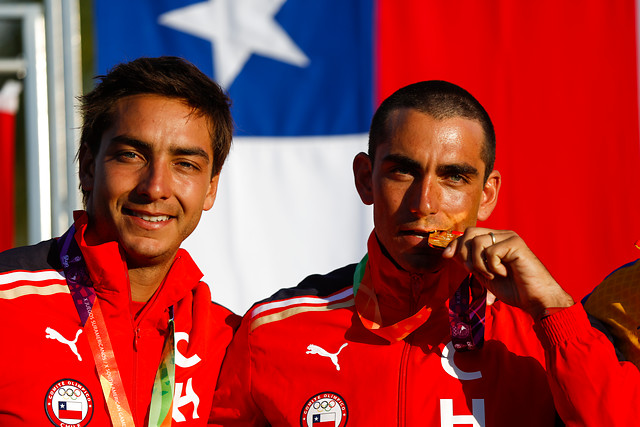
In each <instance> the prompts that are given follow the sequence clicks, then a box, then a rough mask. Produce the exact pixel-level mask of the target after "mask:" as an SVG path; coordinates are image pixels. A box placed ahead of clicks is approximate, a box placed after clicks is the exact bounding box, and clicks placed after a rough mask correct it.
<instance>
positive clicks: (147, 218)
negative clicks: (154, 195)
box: [134, 213, 171, 222]
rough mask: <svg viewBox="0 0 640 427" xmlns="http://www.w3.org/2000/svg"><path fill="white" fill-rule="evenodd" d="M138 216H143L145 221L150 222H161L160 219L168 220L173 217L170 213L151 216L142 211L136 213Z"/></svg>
mask: <svg viewBox="0 0 640 427" xmlns="http://www.w3.org/2000/svg"><path fill="white" fill-rule="evenodd" d="M134 215H135V216H137V217H138V218H142V219H144V220H145V221H149V222H160V221H168V220H169V219H170V218H171V217H170V216H169V215H161V216H149V215H144V214H140V213H134Z"/></svg>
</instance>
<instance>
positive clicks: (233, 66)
mask: <svg viewBox="0 0 640 427" xmlns="http://www.w3.org/2000/svg"><path fill="white" fill-rule="evenodd" d="M372 15H373V5H372V3H371V2H370V1H367V0H351V1H343V0H323V1H321V2H318V1H314V2H310V1H306V0H274V1H264V0H209V1H199V2H194V1H188V0H137V1H134V2H132V1H129V0H96V1H95V22H96V27H97V34H96V42H97V44H96V52H97V72H98V74H104V73H106V72H107V71H108V70H109V69H110V68H111V67H113V66H114V65H116V64H117V63H120V62H123V61H130V60H132V59H135V58H137V57H140V56H160V55H175V56H180V57H183V58H185V59H187V60H189V61H191V62H193V63H194V64H195V65H196V66H198V68H200V69H201V70H202V71H203V72H205V73H206V74H208V75H209V76H210V77H212V78H214V79H215V80H216V81H217V82H218V83H219V84H220V85H221V86H223V87H224V88H225V89H227V90H228V91H229V94H230V96H231V98H232V99H233V117H234V120H235V122H236V124H237V133H238V135H249V136H307V135H340V134H354V133H361V132H366V131H367V130H368V127H369V121H370V119H371V114H372V111H373V101H372V90H371V87H372V73H373V70H372V42H371V40H372V34H371V31H372Z"/></svg>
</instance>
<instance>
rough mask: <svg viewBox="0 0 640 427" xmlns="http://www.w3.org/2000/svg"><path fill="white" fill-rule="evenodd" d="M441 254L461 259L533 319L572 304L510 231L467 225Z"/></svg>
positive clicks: (511, 303) (505, 298)
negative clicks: (550, 309)
mask: <svg viewBox="0 0 640 427" xmlns="http://www.w3.org/2000/svg"><path fill="white" fill-rule="evenodd" d="M442 256H443V257H444V258H455V259H457V260H458V261H460V262H462V263H464V265H465V268H466V269H467V270H468V271H470V272H471V273H473V274H474V275H475V277H476V278H477V279H478V280H479V281H480V283H482V284H483V285H484V286H485V287H486V288H487V289H488V290H489V291H490V292H491V293H493V294H494V295H495V296H496V297H497V298H498V299H499V300H501V301H503V302H504V303H506V304H509V305H512V306H514V307H519V308H521V309H522V310H524V311H526V312H528V313H529V314H530V315H531V316H532V317H533V318H534V319H536V320H538V319H539V318H540V317H542V316H543V315H544V313H545V310H546V309H548V308H552V307H553V308H556V307H570V306H572V305H573V304H574V302H573V299H572V298H571V296H570V295H569V294H567V293H566V292H565V291H564V289H562V288H561V287H560V285H559V284H558V283H557V282H556V281H555V280H554V278H553V277H551V274H550V273H549V271H548V270H547V269H546V268H545V266H544V265H543V264H542V262H540V260H539V259H538V258H537V257H536V256H535V254H534V253H533V252H532V251H531V249H529V247H528V246H527V245H526V244H525V242H524V240H522V239H521V238H520V236H518V235H517V234H516V233H514V232H513V231H506V230H490V229H488V228H478V227H471V228H468V229H467V230H466V231H465V233H464V234H463V235H462V236H460V237H458V238H457V239H456V240H454V241H453V242H451V243H450V244H449V246H447V248H446V249H445V251H444V253H443V254H442Z"/></svg>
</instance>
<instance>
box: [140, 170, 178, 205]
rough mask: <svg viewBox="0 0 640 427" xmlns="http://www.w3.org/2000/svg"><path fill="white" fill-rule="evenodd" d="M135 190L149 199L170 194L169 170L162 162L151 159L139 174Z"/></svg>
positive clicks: (165, 196)
mask: <svg viewBox="0 0 640 427" xmlns="http://www.w3.org/2000/svg"><path fill="white" fill-rule="evenodd" d="M137 191H138V193H139V194H141V195H145V196H147V197H148V198H149V199H151V200H158V199H166V198H169V197H170V196H171V171H170V170H169V167H168V166H167V165H165V164H163V163H162V162H158V161H151V162H149V164H148V165H147V167H146V168H145V171H144V173H143V174H141V176H140V182H139V183H138V186H137Z"/></svg>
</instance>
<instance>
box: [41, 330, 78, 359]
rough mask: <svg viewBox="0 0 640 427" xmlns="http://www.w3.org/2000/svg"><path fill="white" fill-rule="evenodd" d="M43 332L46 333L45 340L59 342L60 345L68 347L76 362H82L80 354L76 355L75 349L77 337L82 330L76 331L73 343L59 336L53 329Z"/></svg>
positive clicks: (76, 349)
mask: <svg viewBox="0 0 640 427" xmlns="http://www.w3.org/2000/svg"><path fill="white" fill-rule="evenodd" d="M45 332H46V333H47V338H49V339H51V340H56V341H58V342H61V343H62V344H66V345H68V346H69V348H70V349H71V351H73V353H74V354H75V355H76V356H78V360H79V361H80V362H82V357H80V354H79V353H78V348H77V347H76V342H78V337H79V336H80V334H81V333H82V329H78V332H76V339H75V340H73V341H69V340H68V339H66V338H65V337H63V336H62V335H60V332H58V331H56V330H55V329H53V328H47V329H45Z"/></svg>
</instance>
